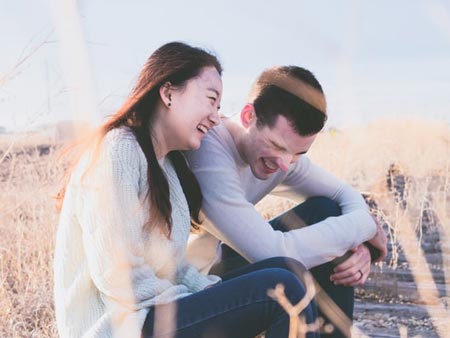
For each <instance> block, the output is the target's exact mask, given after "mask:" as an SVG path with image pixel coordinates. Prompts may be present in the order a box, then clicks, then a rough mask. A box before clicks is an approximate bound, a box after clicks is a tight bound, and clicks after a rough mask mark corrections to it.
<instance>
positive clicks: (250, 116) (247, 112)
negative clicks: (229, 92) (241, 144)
mask: <svg viewBox="0 0 450 338" xmlns="http://www.w3.org/2000/svg"><path fill="white" fill-rule="evenodd" d="M254 121H256V114H255V107H253V104H251V103H247V104H246V105H245V106H244V107H243V108H242V110H241V123H242V125H243V126H244V128H249V127H250V126H251V125H252V123H253V122H254Z"/></svg>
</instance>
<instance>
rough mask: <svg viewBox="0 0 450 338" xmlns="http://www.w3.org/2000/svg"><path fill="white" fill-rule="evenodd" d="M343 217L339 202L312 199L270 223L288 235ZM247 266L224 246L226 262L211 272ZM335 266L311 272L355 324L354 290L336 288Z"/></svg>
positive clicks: (335, 337)
mask: <svg viewBox="0 0 450 338" xmlns="http://www.w3.org/2000/svg"><path fill="white" fill-rule="evenodd" d="M339 215H341V209H340V207H339V205H337V203H336V202H334V201H332V200H331V199H329V198H326V197H311V198H309V199H307V200H306V201H305V202H303V203H301V204H299V205H297V206H296V207H294V208H292V209H290V210H289V211H287V212H286V213H284V214H282V215H280V216H278V217H276V218H274V219H273V220H271V221H270V224H271V225H272V227H273V228H274V229H275V230H280V231H283V232H285V231H289V230H293V229H297V228H299V227H302V226H304V225H311V224H314V223H317V222H320V221H323V220H324V219H326V218H328V217H331V216H339ZM293 216H294V217H293ZM299 218H300V219H301V221H300V222H297V223H295V222H292V221H291V220H292V219H297V220H298V219H299ZM301 223H303V224H301ZM261 245H264V243H261ZM247 264H249V262H248V261H247V260H245V259H244V258H243V257H241V256H240V255H239V254H238V253H237V252H235V251H234V250H233V249H231V248H230V247H228V246H226V245H224V244H222V261H221V262H220V263H218V264H217V265H215V266H214V267H213V268H212V270H211V273H212V274H216V275H219V276H221V275H223V274H226V273H228V272H230V271H233V270H234V269H237V268H240V267H243V266H245V265H247ZM335 266H336V262H335V261H332V262H329V263H325V264H322V265H319V266H317V267H314V268H312V269H311V270H310V272H311V273H312V275H313V276H314V278H315V280H316V281H317V282H318V283H319V285H320V286H321V287H322V289H323V291H324V292H326V294H327V295H328V296H329V298H331V300H332V301H333V302H334V303H335V304H336V305H337V306H338V307H339V308H340V309H341V310H342V312H343V313H344V314H345V316H346V317H347V319H349V320H350V323H351V321H352V320H353V306H354V288H353V287H345V286H341V285H334V284H333V283H332V282H331V281H330V275H331V274H332V273H333V268H334V267H335ZM318 305H319V316H321V317H322V318H324V319H325V323H330V322H332V321H331V320H330V318H329V316H327V315H326V314H325V313H324V312H326V311H325V310H324V311H322V310H321V303H320V302H318ZM332 315H333V316H337V318H338V319H339V318H342V316H340V315H339V314H336V313H333V314H332ZM347 322H348V321H347ZM349 330H350V327H349V325H346V328H345V329H344V330H343V331H340V330H339V329H338V328H337V327H335V329H334V331H333V332H332V333H331V334H324V333H322V335H321V337H333V338H338V337H346V336H348V333H347V334H345V331H347V332H348V331H349Z"/></svg>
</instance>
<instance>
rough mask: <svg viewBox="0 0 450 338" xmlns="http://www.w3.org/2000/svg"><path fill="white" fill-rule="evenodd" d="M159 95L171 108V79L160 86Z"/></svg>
mask: <svg viewBox="0 0 450 338" xmlns="http://www.w3.org/2000/svg"><path fill="white" fill-rule="evenodd" d="M159 96H160V97H161V101H162V102H163V103H164V105H165V106H166V107H169V108H170V106H171V105H172V84H171V83H170V82H169V81H167V82H166V83H164V84H163V85H162V86H161V87H159Z"/></svg>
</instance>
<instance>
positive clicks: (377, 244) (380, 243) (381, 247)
mask: <svg viewBox="0 0 450 338" xmlns="http://www.w3.org/2000/svg"><path fill="white" fill-rule="evenodd" d="M374 220H375V218H374ZM375 224H376V225H377V233H376V235H375V236H374V237H373V238H372V239H370V240H369V241H367V242H368V243H369V244H370V245H372V247H373V248H375V249H376V250H377V251H378V254H379V256H378V257H377V258H376V259H374V260H373V263H376V262H381V261H382V260H383V259H385V258H386V255H387V237H386V234H385V232H384V230H383V228H382V227H381V225H379V224H378V222H377V221H376V220H375Z"/></svg>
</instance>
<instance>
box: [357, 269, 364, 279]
mask: <svg viewBox="0 0 450 338" xmlns="http://www.w3.org/2000/svg"><path fill="white" fill-rule="evenodd" d="M358 272H359V273H360V276H359V278H358V281H360V280H361V278H363V276H364V274H363V273H362V271H361V269H360V270H358Z"/></svg>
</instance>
